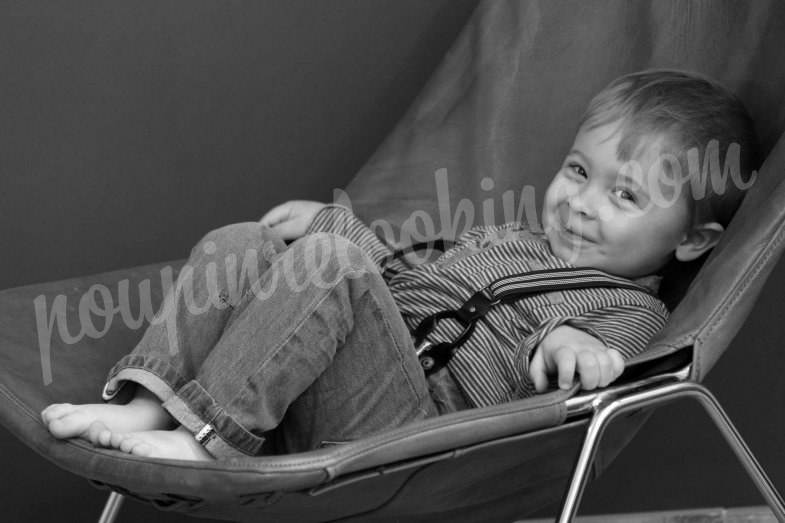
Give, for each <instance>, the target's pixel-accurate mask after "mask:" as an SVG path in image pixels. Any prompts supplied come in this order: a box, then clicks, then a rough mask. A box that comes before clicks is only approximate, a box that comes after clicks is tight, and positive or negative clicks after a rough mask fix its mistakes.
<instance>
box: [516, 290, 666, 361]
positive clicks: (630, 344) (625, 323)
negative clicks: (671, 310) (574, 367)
mask: <svg viewBox="0 0 785 523" xmlns="http://www.w3.org/2000/svg"><path fill="white" fill-rule="evenodd" d="M667 320H668V313H667V310H666V309H665V306H664V305H663V306H662V308H651V307H645V306H635V305H616V306H611V307H603V308H601V309H595V310H591V311H588V312H586V313H584V314H581V315H580V316H572V317H555V318H549V319H547V320H544V321H543V322H542V323H540V325H538V327H537V328H536V329H535V331H534V332H533V333H532V334H531V335H529V336H527V337H526V338H525V339H524V340H523V342H522V343H521V344H520V345H519V347H518V350H517V351H516V355H515V366H516V368H517V370H518V371H519V372H520V373H521V375H523V376H529V364H530V361H531V357H532V356H533V355H534V351H535V350H536V349H537V347H538V346H539V345H540V343H541V342H542V340H543V339H544V338H545V336H547V335H548V334H549V333H551V332H552V331H553V330H554V329H556V328H557V327H560V326H562V325H568V326H570V327H573V328H576V329H580V330H582V331H584V332H586V333H588V334H591V335H592V336H594V337H595V338H597V339H598V340H600V342H602V344H603V345H605V346H606V347H608V348H611V349H616V350H618V351H619V352H620V353H621V355H622V357H623V358H624V359H625V361H626V360H628V359H630V358H632V357H633V356H635V355H637V354H640V353H641V352H643V351H644V350H645V349H646V347H648V345H649V341H650V340H651V338H652V337H653V336H654V335H655V334H656V333H657V332H658V331H659V330H660V329H662V327H663V326H664V325H665V322H666V321H667Z"/></svg>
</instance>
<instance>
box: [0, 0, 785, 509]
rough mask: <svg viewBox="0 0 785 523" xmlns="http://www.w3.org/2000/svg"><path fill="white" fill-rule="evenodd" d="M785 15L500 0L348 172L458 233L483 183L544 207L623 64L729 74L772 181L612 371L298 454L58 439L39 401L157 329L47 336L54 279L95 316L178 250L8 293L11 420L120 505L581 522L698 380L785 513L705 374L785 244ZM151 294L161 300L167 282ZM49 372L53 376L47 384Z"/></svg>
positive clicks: (7, 406)
mask: <svg viewBox="0 0 785 523" xmlns="http://www.w3.org/2000/svg"><path fill="white" fill-rule="evenodd" d="M783 15H785V6H783V5H782V4H781V3H779V2H777V1H775V0H763V1H757V2H745V1H739V2H722V3H718V2H717V3H715V2H711V3H709V2H700V3H699V2H690V3H685V2H682V1H677V0H667V1H658V2H637V1H633V2H627V1H602V2H599V1H592V2H555V1H536V0H533V1H525V2H507V1H504V2H502V1H495V2H494V1H489V2H484V3H481V4H480V6H479V7H478V9H477V11H476V12H475V13H474V15H473V17H472V19H471V20H470V22H469V24H468V25H467V27H466V28H465V30H464V31H463V33H462V34H461V36H460V37H459V38H458V40H457V41H456V42H455V44H454V46H453V48H452V50H451V51H450V52H449V53H448V55H447V56H446V57H445V59H444V61H443V62H442V64H441V66H440V67H439V68H438V70H437V71H436V72H435V73H434V75H433V77H432V80H431V81H430V82H429V84H428V85H427V87H426V89H425V90H424V92H423V93H422V94H421V96H420V97H419V98H418V100H417V101H416V102H415V104H414V105H413V107H412V108H411V109H410V110H409V112H408V113H407V114H406V115H405V116H404V118H403V119H402V121H401V122H400V124H399V125H398V126H397V127H396V129H395V130H394V131H393V132H392V134H391V135H390V136H389V138H388V139H387V140H386V141H385V143H384V144H383V145H382V146H381V147H380V148H379V150H378V151H377V153H376V154H375V155H374V156H373V157H372V158H371V159H370V160H369V162H368V163H367V165H366V166H365V167H364V168H363V169H362V170H361V172H360V173H359V174H358V175H357V177H356V178H355V179H354V180H353V182H352V183H351V184H350V185H349V187H347V193H348V195H349V200H350V201H351V204H352V205H353V207H354V210H355V212H356V213H357V214H358V215H360V216H361V217H363V218H365V219H366V220H368V221H373V220H377V219H383V220H385V221H386V222H387V223H390V224H395V225H399V226H402V230H406V227H407V226H410V225H411V224H412V221H408V222H407V218H409V217H411V216H412V213H414V212H415V211H425V212H428V213H430V214H431V215H432V216H434V217H437V218H438V217H444V219H443V220H442V228H443V229H444V230H443V231H441V232H442V233H445V234H446V233H449V232H450V229H451V228H454V227H453V226H455V222H453V221H451V220H452V219H453V218H454V217H455V215H456V213H458V211H459V209H461V205H460V200H461V199H463V198H467V199H468V200H470V201H473V202H475V203H476V204H478V206H479V207H478V206H475V209H477V208H482V209H483V210H485V209H488V211H487V216H483V217H482V219H483V220H484V221H485V222H487V221H489V220H493V219H496V220H497V223H498V222H501V219H503V218H505V216H504V212H505V207H506V206H505V205H501V203H499V204H497V205H496V207H495V209H490V205H486V202H488V201H495V202H505V201H507V200H506V199H509V193H508V194H507V195H504V193H505V191H508V190H512V191H514V193H512V194H513V196H514V198H513V199H514V200H516V201H517V204H516V206H515V209H516V212H518V211H519V210H520V209H521V208H522V207H521V206H523V210H522V211H521V213H522V216H523V219H526V218H527V215H526V213H527V212H529V211H530V210H531V209H530V208H528V207H527V206H528V205H529V203H528V202H529V200H528V199H527V198H528V195H531V194H537V195H542V194H544V189H545V186H546V184H547V183H548V181H549V180H550V178H551V176H552V174H553V172H555V169H556V167H555V166H558V165H559V164H560V163H561V160H562V157H563V155H564V153H565V151H566V150H567V148H568V147H569V144H570V143H571V140H572V137H573V133H574V131H575V126H576V124H577V121H578V119H579V117H580V114H581V113H582V111H583V108H584V107H585V105H586V104H587V102H588V100H589V99H590V98H591V97H592V95H593V94H595V93H596V92H598V91H599V90H600V89H601V88H602V87H604V86H605V85H606V84H607V83H608V82H609V81H610V80H611V79H613V78H615V77H618V76H620V75H622V74H624V73H627V72H631V71H634V70H639V69H645V68H649V67H677V68H684V69H691V70H697V71H700V72H703V73H706V74H709V75H710V76H713V77H715V78H717V79H719V80H720V81H722V82H723V83H725V84H726V85H728V86H729V87H730V88H731V89H733V90H734V91H735V92H737V93H738V94H739V95H740V96H741V97H742V99H743V100H744V101H745V104H746V105H747V106H748V109H749V110H750V112H751V113H752V115H753V118H755V119H756V121H757V123H758V132H759V134H760V136H761V139H762V143H763V146H764V149H765V152H766V153H767V158H766V162H765V164H764V165H763V166H762V168H761V170H760V173H759V176H758V183H757V184H756V185H755V186H754V188H753V189H752V190H751V192H750V193H749V194H748V196H747V198H746V200H745V202H744V204H743V206H742V208H741V209H740V211H739V213H738V215H737V216H736V218H734V220H733V223H732V224H731V226H730V227H729V229H728V230H727V233H726V235H725V236H724V237H723V240H722V242H721V243H720V245H718V246H717V247H716V248H715V249H714V252H713V253H712V254H711V256H710V257H709V259H708V260H707V261H706V262H705V264H703V266H702V268H701V269H700V272H699V273H698V274H697V276H696V277H695V278H694V280H693V281H692V282H691V285H690V287H689V289H688V290H686V293H684V292H683V289H682V288H681V287H680V285H679V284H680V283H682V284H683V283H685V282H670V284H671V285H670V288H671V289H673V291H672V292H671V293H669V297H668V300H669V301H670V303H671V304H673V305H674V310H673V314H672V318H671V320H670V321H669V323H668V324H667V326H666V327H665V329H664V330H663V331H662V332H661V333H660V334H658V335H657V336H656V338H655V339H654V340H653V341H652V343H651V346H650V348H649V349H648V350H647V351H646V352H645V353H643V354H641V355H640V356H639V357H637V358H635V359H634V360H633V361H632V362H630V364H629V365H628V367H627V370H626V371H625V374H624V375H623V376H622V377H621V378H620V379H619V380H618V381H617V382H616V383H615V384H614V385H613V386H612V387H610V388H608V389H605V390H602V391H599V392H594V393H590V394H589V393H584V394H578V393H577V391H576V390H571V391H554V392H549V393H546V394H542V395H538V396H536V397H534V398H531V399H527V400H522V401H515V402H511V403H508V404H504V405H498V406H494V407H488V408H481V409H473V410H468V411H462V412H458V413H454V414H450V415H445V416H442V417H439V418H435V419H429V420H426V421H422V422H418V423H415V424H411V425H407V426H404V427H401V428H399V429H396V430H393V431H389V432H385V433H383V434H378V435H375V436H371V437H368V438H363V439H361V440H358V441H354V442H350V443H347V444H345V445H341V446H336V447H332V448H328V449H321V450H317V451H313V452H307V453H303V454H296V455H287V456H268V457H258V458H236V459H231V460H224V461H216V462H209V463H201V462H200V463H195V462H180V461H173V460H143V459H139V458H136V457H134V456H130V455H124V454H121V453H119V452H115V451H111V450H104V449H96V448H93V447H92V446H91V445H89V444H87V443H85V442H83V441H78V440H73V441H72V440H69V441H59V440H55V439H54V438H52V437H51V436H50V435H49V433H48V432H47V430H46V429H45V428H44V426H43V425H42V423H41V421H40V419H39V412H40V411H41V409H42V408H43V407H45V406H46V405H48V404H50V403H52V402H55V401H62V400H63V399H64V398H68V400H69V401H71V402H73V403H83V402H93V401H96V399H97V397H98V393H99V392H100V389H101V386H102V384H103V377H104V376H105V373H106V371H107V370H108V369H109V368H110V367H111V365H112V364H113V363H114V361H116V360H117V359H118V358H119V357H120V356H121V355H122V354H124V353H125V352H127V351H129V350H130V349H131V348H132V347H133V346H134V343H135V342H136V340H138V339H139V338H140V337H141V334H142V329H141V328H140V329H130V328H127V327H126V326H125V325H123V322H121V321H115V322H114V323H112V326H111V328H110V329H109V330H108V331H107V332H106V333H105V334H103V335H101V336H97V337H84V338H83V339H82V340H81V341H80V342H79V343H77V344H74V345H67V344H66V343H65V342H64V341H63V340H62V338H61V337H59V336H57V335H55V336H53V337H52V340H51V345H48V346H47V344H46V343H41V340H39V338H38V335H37V326H36V319H35V311H34V303H35V302H36V298H37V297H39V296H45V297H46V300H47V303H48V304H50V305H51V304H52V303H53V300H55V299H56V298H55V297H56V296H60V295H62V296H65V303H67V307H66V309H65V312H64V314H63V324H64V325H67V326H69V328H70V332H78V328H79V327H78V326H79V310H78V301H79V298H80V297H81V296H83V295H84V294H85V293H87V292H89V291H90V289H91V286H93V285H103V286H105V287H106V288H108V289H112V290H113V294H112V300H113V303H118V300H120V299H122V300H128V302H129V306H130V310H133V311H138V310H139V306H140V302H144V300H146V299H147V297H146V295H145V292H142V293H141V296H140V293H139V292H137V291H138V289H139V284H140V283H141V282H145V281H152V282H160V281H161V271H162V270H165V268H166V267H167V266H169V265H168V264H160V265H151V266H145V267H137V268H133V269H128V270H123V271H116V272H111V273H105V274H100V275H96V276H90V277H85V278H77V279H73V280H66V281H60V282H54V283H47V284H42V285H31V286H27V287H21V288H15V289H10V290H6V291H3V292H2V293H0V347H1V350H0V394H1V395H2V397H3V399H4V401H3V402H2V409H0V421H2V423H3V425H4V426H6V427H7V428H8V429H9V430H10V431H11V432H12V433H13V434H15V435H16V436H17V437H19V438H20V439H22V440H23V441H25V442H26V443H27V444H29V445H30V446H31V447H32V448H33V449H35V450H36V451H38V452H39V453H41V454H42V455H43V456H45V457H46V458H47V459H49V460H51V461H53V462H54V463H56V464H58V465H59V466H61V467H63V468H65V469H67V470H70V471H72V472H74V473H75V474H79V475H81V476H84V477H86V478H89V479H90V481H92V482H93V483H94V484H96V485H98V486H105V487H108V488H110V489H111V490H112V491H113V493H112V495H111V497H110V501H109V503H108V504H107V508H106V511H105V514H104V516H105V519H104V520H106V521H109V520H111V518H112V517H113V515H114V514H115V513H116V510H117V508H118V507H119V505H120V503H119V502H120V501H121V499H122V498H121V497H120V495H123V496H128V497H133V498H137V499H141V500H145V501H147V502H149V503H152V504H153V505H155V506H156V507H158V508H160V509H163V510H176V511H180V512H183V513H187V514H193V515H198V516H203V517H215V518H222V519H232V520H254V519H256V520H263V519H266V520H271V521H314V520H323V521H334V520H341V521H352V520H356V521H399V520H406V521H428V522H431V521H460V520H466V521H482V520H484V521H498V520H505V519H506V520H511V519H514V518H518V517H523V516H525V515H526V514H529V513H532V512H533V511H536V510H538V509H540V508H542V507H544V506H546V505H548V504H550V503H552V502H554V501H556V500H558V499H559V498H562V499H563V508H562V513H561V517H560V518H561V520H562V521H569V520H570V519H571V518H572V517H573V516H574V514H575V511H576V509H577V506H578V503H579V501H580V497H581V492H582V489H583V487H584V485H585V483H586V481H587V479H588V478H589V477H590V476H592V475H596V474H597V473H599V472H600V471H601V469H602V468H604V467H605V466H607V464H608V463H610V462H611V461H612V459H613V458H614V457H615V456H616V455H617V454H618V453H619V452H620V451H621V450H622V449H623V447H624V446H625V445H626V443H627V442H628V441H629V440H630V439H631V437H632V435H633V434H634V433H635V432H636V431H637V430H638V428H639V427H640V426H641V424H642V423H643V422H644V421H645V420H646V418H647V416H648V414H649V413H650V412H651V410H652V409H653V408H654V407H656V406H658V405H660V404H661V403H664V402H666V401H672V400H674V399H678V398H683V397H689V398H693V399H697V400H698V401H699V403H700V404H701V405H702V406H704V407H705V408H706V410H707V411H708V412H709V414H710V415H711V417H712V419H713V420H714V421H715V422H716V424H717V426H718V428H719V429H720V431H721V432H722V434H723V435H724V436H725V437H726V438H727V439H728V441H729V443H730V444H731V445H732V447H733V448H734V450H735V451H736V453H737V455H738V456H739V458H740V460H741V461H742V463H743V464H744V465H745V467H746V468H747V470H748V472H749V473H750V475H751V477H752V478H753V479H754V481H755V482H756V484H757V485H758V487H759V488H760V490H761V492H762V493H763V494H764V496H765V498H766V500H767V502H768V503H769V504H770V506H771V508H772V510H773V511H774V513H775V514H776V515H777V517H778V518H779V519H780V520H781V521H785V508H783V503H782V500H781V499H780V498H779V496H778V495H777V493H776V490H775V489H774V487H773V486H772V485H771V482H770V481H769V480H768V479H767V478H766V476H765V474H764V473H763V472H762V469H761V468H760V466H759V465H758V464H757V462H756V461H755V460H754V458H753V457H752V455H751V454H750V452H749V451H748V449H747V448H746V446H745V445H744V443H743V441H742V440H741V438H739V436H738V434H737V433H736V431H735V430H734V429H733V426H732V425H731V424H730V423H729V421H728V420H727V417H726V416H725V415H724V414H723V411H722V409H720V408H719V406H718V404H717V402H716V401H715V400H714V398H713V397H712V395H711V394H710V393H709V392H708V391H707V390H706V389H705V388H704V387H703V386H702V385H701V384H700V382H701V380H702V379H703V378H704V376H706V373H707V372H708V371H709V370H710V369H711V368H712V366H713V365H714V364H715V362H716V361H717V359H718V358H719V356H720V355H721V354H722V352H723V351H724V350H725V348H726V347H727V346H728V345H729V343H730V341H731V339H732V338H733V336H734V334H735V333H736V332H737V330H738V329H739V327H740V326H741V324H742V323H743V321H744V319H745V318H746V316H747V314H748V313H749V311H750V309H751V307H752V305H753V303H754V301H755V299H756V297H757V296H758V294H759V292H760V291H761V289H762V287H763V285H764V282H765V280H766V277H767V275H768V274H769V272H770V271H771V269H772V267H773V266H774V264H775V261H776V260H777V259H778V257H779V256H780V254H781V252H782V239H783V234H785V233H784V232H783V219H784V218H785V184H783V183H782V182H783V173H785V138H781V134H782V131H783V128H785V125H784V124H785V104H783V103H782V102H783V93H785V89H784V88H785V62H783V61H782V60H781V59H779V53H780V49H781V47H782V43H783V42H785V27H783V26H782V24H779V23H776V22H775V21H777V20H781V19H783V18H782V17H783ZM437 172H438V173H439V174H438V175H437V176H434V173H437ZM484 178H488V179H489V180H490V181H487V180H483V179H484ZM445 182H446V183H445ZM524 185H528V186H529V187H528V188H524V189H523V190H522V187H523V186H524ZM447 195H449V200H450V203H449V204H448V203H447ZM505 198H506V199H505ZM466 208H467V207H466V206H464V207H463V209H464V211H465V209H466ZM464 217H465V214H464ZM535 218H536V215H535ZM462 219H465V218H462ZM477 219H479V217H475V220H477ZM437 223H439V221H438V219H437ZM474 223H475V224H477V223H478V221H475V222H474ZM396 230H398V229H393V234H395V231H396ZM175 265H176V264H175ZM123 280H127V281H128V282H129V285H128V287H124V286H123V285H120V282H121V281H123ZM126 289H130V292H126ZM142 290H143V291H144V287H142ZM682 294H684V296H683V298H682V296H681V295H682ZM151 295H152V299H153V301H154V302H156V303H160V300H161V289H160V286H158V287H157V286H156V285H153V287H152V291H151ZM38 299H39V301H40V300H41V299H42V298H38ZM42 369H43V376H42ZM47 370H48V371H49V372H51V373H52V378H53V379H52V380H51V382H50V383H49V384H48V385H44V381H46V377H47V375H46V373H47ZM611 420H613V423H612V424H609V423H610V421H611ZM686 429H688V427H687V428H686ZM575 455H578V456H579V457H578V459H577V461H576V460H575V459H574V456H575Z"/></svg>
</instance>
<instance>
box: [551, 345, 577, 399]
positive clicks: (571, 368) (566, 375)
mask: <svg viewBox="0 0 785 523" xmlns="http://www.w3.org/2000/svg"><path fill="white" fill-rule="evenodd" d="M553 360H554V363H556V369H557V370H558V376H559V388H560V389H564V390H567V389H569V388H570V387H572V380H573V378H574V377H575V365H576V361H575V353H574V352H573V351H572V350H571V349H570V348H568V347H561V348H559V349H556V352H555V353H554V354H553Z"/></svg>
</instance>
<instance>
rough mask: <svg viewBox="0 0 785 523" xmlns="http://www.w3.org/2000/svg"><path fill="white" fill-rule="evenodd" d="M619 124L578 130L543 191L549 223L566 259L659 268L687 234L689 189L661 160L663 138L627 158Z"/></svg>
mask: <svg viewBox="0 0 785 523" xmlns="http://www.w3.org/2000/svg"><path fill="white" fill-rule="evenodd" d="M617 131H618V125H617V124H615V123H613V124H606V125H603V126H600V127H596V128H593V129H588V130H587V129H584V128H581V129H580V130H579V131H578V134H577V135H576V137H575V141H574V143H573V146H572V150H571V151H570V152H569V154H568V155H567V158H566V159H565V160H564V164H563V165H562V168H561V169H560V170H559V172H558V173H557V174H556V176H555V177H554V179H553V181H552V182H551V185H550V186H549V187H548V190H547V192H546V194H545V205H544V209H543V224H544V226H545V234H546V236H547V238H548V241H549V243H550V246H551V249H552V250H553V252H554V254H556V255H557V256H558V257H560V258H562V259H563V260H565V261H567V262H568V263H571V264H572V265H575V266H579V267H593V268H596V269H600V270H604V271H606V272H609V273H611V274H616V275H619V276H626V277H629V278H635V277H641V276H647V275H650V274H654V273H656V272H657V271H659V270H660V269H661V268H662V267H663V266H664V265H665V264H666V263H667V262H668V261H669V260H670V259H671V258H672V257H673V255H674V252H676V250H677V247H679V246H680V245H682V244H683V243H684V242H686V241H688V238H689V236H690V234H689V233H690V230H691V227H690V225H691V218H690V210H689V208H688V203H687V199H688V198H687V195H684V194H681V186H679V185H677V184H676V183H674V180H673V179H672V178H671V177H669V176H667V175H666V174H665V173H664V170H663V168H662V164H661V160H660V159H661V158H664V156H661V155H662V147H661V142H662V140H659V139H652V140H651V143H650V144H649V143H647V144H646V146H644V147H639V149H638V151H636V153H635V154H634V155H633V158H632V159H631V161H629V162H624V161H621V160H619V158H618V157H617V151H618V145H619V141H620V134H621V133H620V132H617ZM644 139H645V138H644ZM670 158H671V159H673V160H675V158H673V157H670Z"/></svg>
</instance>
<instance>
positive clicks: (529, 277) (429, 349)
mask: <svg viewBox="0 0 785 523" xmlns="http://www.w3.org/2000/svg"><path fill="white" fill-rule="evenodd" d="M449 243H451V242H449ZM428 247H430V248H436V249H437V250H441V251H445V250H446V242H445V240H441V239H440V240H435V241H432V242H428V243H418V244H414V245H411V246H409V247H405V248H403V249H400V250H398V251H396V252H395V253H394V254H393V259H395V258H398V257H400V256H402V255H404V254H407V253H410V252H414V251H417V250H420V249H424V248H428ZM382 274H383V275H384V277H385V279H387V280H389V279H390V278H392V277H393V276H394V275H395V274H396V271H393V270H391V269H388V268H386V267H385V268H384V269H383V272H382ZM599 287H605V288H616V289H628V290H632V291H637V292H643V293H645V294H648V295H650V296H651V295H654V293H652V292H651V291H649V290H648V289H646V288H645V287H642V286H640V285H637V284H635V283H633V282H631V281H630V280H628V279H626V278H622V277H620V276H614V275H612V274H608V273H607V272H603V271H600V270H598V269H579V268H566V269H544V270H538V271H531V272H523V273H520V274H513V275H511V276H504V277H502V278H499V279H498V280H495V281H493V282H491V283H490V284H489V285H487V286H486V287H484V288H483V289H481V290H479V291H477V292H475V293H474V294H473V295H472V296H471V297H470V298H469V299H468V300H467V301H466V303H464V304H463V305H462V306H461V307H459V308H458V309H454V310H444V311H441V312H437V313H435V314H431V315H430V316H427V317H425V318H424V319H423V320H422V321H421V322H420V323H419V325H417V327H415V328H414V329H413V330H412V331H411V335H412V338H414V346H415V348H416V351H417V357H418V358H419V360H420V365H421V366H422V368H423V371H425V375H426V376H428V375H430V374H432V373H434V372H436V371H437V370H439V369H441V368H442V367H444V366H445V365H447V363H448V362H449V361H450V359H451V358H452V357H453V356H454V355H455V353H456V352H457V351H458V348H460V346H461V345H463V344H464V343H465V342H466V340H468V339H469V337H470V336H471V335H472V333H473V332H474V328H475V327H476V325H477V322H478V321H479V320H480V318H482V317H483V316H485V315H486V314H487V313H488V311H490V310H491V309H492V308H493V307H495V306H496V305H498V304H500V303H512V302H515V301H518V300H521V299H523V298H527V297H529V296H534V295H536V294H542V293H545V292H553V291H563V290H571V289H589V288H599ZM445 319H451V320H454V321H456V322H458V323H459V324H460V325H461V326H462V327H463V331H462V332H461V334H459V335H458V337H457V338H455V339H454V340H452V341H447V342H444V341H443V342H438V343H433V342H430V341H428V340H426V337H427V336H428V335H429V334H431V333H432V332H433V331H434V329H435V328H436V326H437V325H438V323H439V322H440V321H441V320H445Z"/></svg>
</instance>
